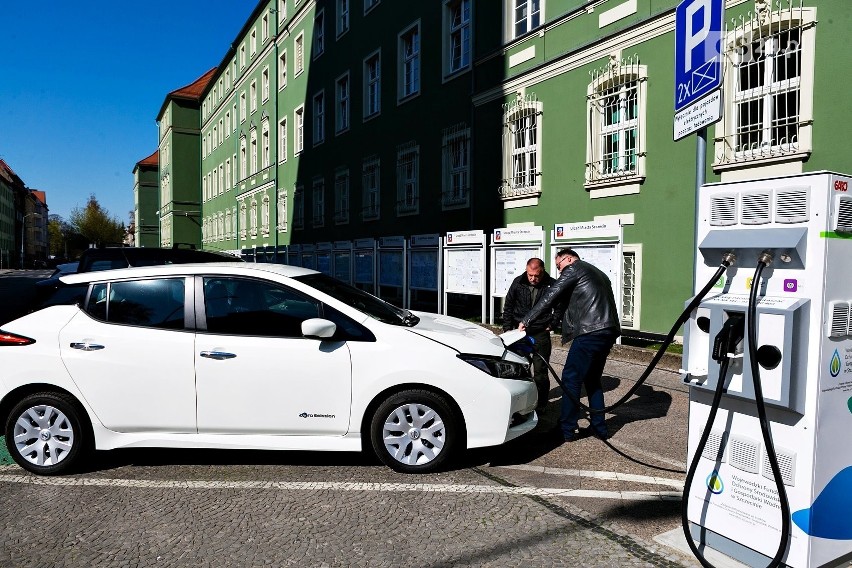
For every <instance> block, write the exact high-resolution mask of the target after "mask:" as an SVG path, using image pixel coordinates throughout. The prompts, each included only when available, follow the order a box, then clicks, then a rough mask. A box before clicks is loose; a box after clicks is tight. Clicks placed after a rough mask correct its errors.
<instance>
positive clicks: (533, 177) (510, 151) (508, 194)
mask: <svg viewBox="0 0 852 568" xmlns="http://www.w3.org/2000/svg"><path fill="white" fill-rule="evenodd" d="M541 113H542V105H541V103H540V102H539V101H538V99H537V98H536V96H535V95H534V94H530V95H526V96H518V98H517V99H515V100H514V101H512V102H510V103H506V104H504V105H503V183H502V185H501V187H500V196H501V197H502V198H503V199H504V200H508V199H516V198H524V197H537V196H538V195H539V194H540V193H541V186H540V183H541V164H540V161H541V158H540V157H541Z"/></svg>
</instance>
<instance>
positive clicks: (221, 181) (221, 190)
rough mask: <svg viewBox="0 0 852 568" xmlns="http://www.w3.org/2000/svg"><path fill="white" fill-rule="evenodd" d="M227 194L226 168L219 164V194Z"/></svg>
mask: <svg viewBox="0 0 852 568" xmlns="http://www.w3.org/2000/svg"><path fill="white" fill-rule="evenodd" d="M223 193H225V166H224V165H223V164H219V194H220V195H221V194H223Z"/></svg>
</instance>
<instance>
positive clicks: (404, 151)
mask: <svg viewBox="0 0 852 568" xmlns="http://www.w3.org/2000/svg"><path fill="white" fill-rule="evenodd" d="M419 169H420V147H419V146H417V144H416V143H415V142H408V143H407V144H403V145H401V146H399V147H398V148H397V151H396V214H397V215H399V216H401V215H416V214H417V213H418V210H419V207H420V199H419V193H418V182H417V180H418V173H419V172H418V170H419Z"/></svg>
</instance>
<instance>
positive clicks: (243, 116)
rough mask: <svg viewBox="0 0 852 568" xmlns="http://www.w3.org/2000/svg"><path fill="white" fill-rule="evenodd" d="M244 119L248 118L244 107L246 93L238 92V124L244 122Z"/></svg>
mask: <svg viewBox="0 0 852 568" xmlns="http://www.w3.org/2000/svg"><path fill="white" fill-rule="evenodd" d="M246 117H248V110H247V107H246V92H245V91H240V123H243V122H245V121H246Z"/></svg>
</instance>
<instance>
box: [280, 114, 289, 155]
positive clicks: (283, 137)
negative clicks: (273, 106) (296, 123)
mask: <svg viewBox="0 0 852 568" xmlns="http://www.w3.org/2000/svg"><path fill="white" fill-rule="evenodd" d="M278 161H279V162H286V161H287V117H286V116H285V117H284V118H282V119H281V121H280V122H279V123H278Z"/></svg>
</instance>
